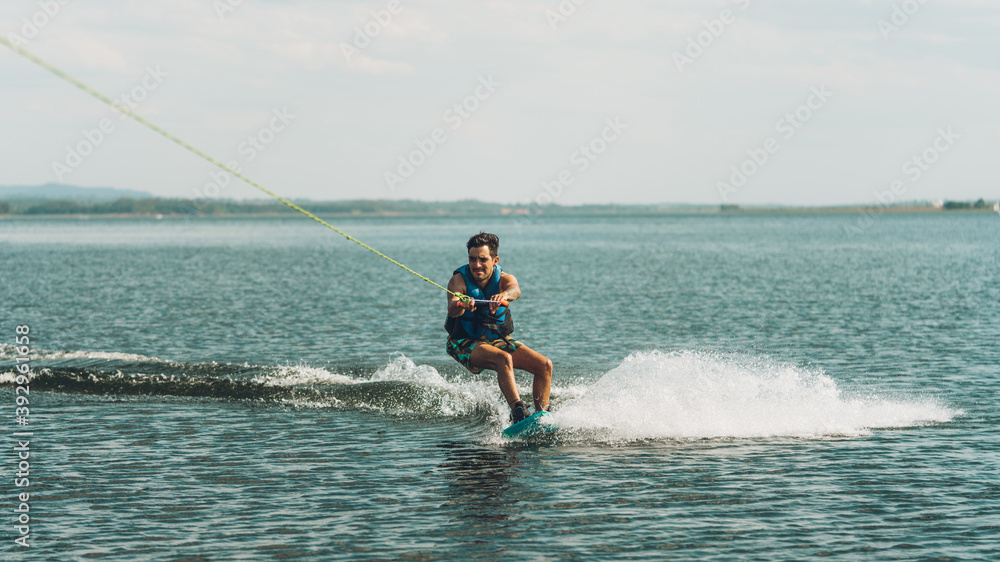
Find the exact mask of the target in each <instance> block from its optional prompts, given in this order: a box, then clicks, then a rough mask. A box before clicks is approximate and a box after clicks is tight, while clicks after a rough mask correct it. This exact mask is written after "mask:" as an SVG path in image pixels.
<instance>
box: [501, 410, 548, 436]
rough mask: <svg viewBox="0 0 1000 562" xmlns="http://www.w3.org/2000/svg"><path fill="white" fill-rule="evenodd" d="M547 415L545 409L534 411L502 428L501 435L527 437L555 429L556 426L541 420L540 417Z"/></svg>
mask: <svg viewBox="0 0 1000 562" xmlns="http://www.w3.org/2000/svg"><path fill="white" fill-rule="evenodd" d="M547 415H549V413H548V412H545V411H542V412H535V413H534V414H532V415H531V416H530V417H527V418H524V419H523V420H521V421H519V422H517V423H515V424H514V425H512V426H510V427H508V428H507V429H505V430H503V436H504V437H506V438H507V439H514V438H516V437H528V436H529V435H537V434H539V433H548V432H550V431H555V430H556V426H554V425H552V424H550V423H545V422H542V421H541V419H542V418H543V417H545V416H547Z"/></svg>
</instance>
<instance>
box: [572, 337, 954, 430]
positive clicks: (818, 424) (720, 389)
mask: <svg viewBox="0 0 1000 562" xmlns="http://www.w3.org/2000/svg"><path fill="white" fill-rule="evenodd" d="M960 413H961V412H958V411H954V410H950V409H948V408H945V407H943V406H941V405H939V404H937V403H935V402H933V401H929V400H899V399H891V398H888V397H879V396H865V397H861V396H846V395H845V394H844V393H843V392H841V391H840V389H838V388H837V385H836V383H835V382H834V381H833V379H831V378H830V377H829V376H827V375H825V374H824V373H822V372H820V371H809V370H805V369H802V368H799V367H794V366H790V365H783V364H779V363H777V362H774V361H771V360H768V359H764V358H743V357H720V356H715V355H710V354H703V353H696V352H675V353H662V352H659V351H652V352H643V353H635V354H633V355H630V356H629V357H628V358H626V359H625V360H624V361H623V362H622V364H621V365H619V366H618V367H616V368H615V369H613V370H611V371H609V372H608V373H607V374H605V375H604V376H603V377H601V379H600V380H598V381H597V382H596V383H595V384H594V385H593V386H591V387H590V388H589V389H588V390H587V392H586V393H585V394H584V395H583V396H581V397H580V398H577V399H574V400H571V401H569V402H567V403H565V404H563V405H562V407H561V408H559V409H558V410H557V411H556V412H555V415H554V416H553V422H554V423H556V424H557V425H559V427H560V428H564V429H570V430H573V429H576V430H584V432H585V433H590V432H597V433H599V434H600V435H602V436H604V437H606V438H610V439H623V440H631V439H663V438H668V439H669V438H673V439H700V438H716V437H734V438H759V437H818V436H835V435H846V436H850V435H863V434H866V433H868V432H869V430H871V429H875V428H891V427H910V426H914V425H919V424H921V423H927V422H942V421H948V420H950V419H952V418H953V417H954V416H955V415H959V414H960Z"/></svg>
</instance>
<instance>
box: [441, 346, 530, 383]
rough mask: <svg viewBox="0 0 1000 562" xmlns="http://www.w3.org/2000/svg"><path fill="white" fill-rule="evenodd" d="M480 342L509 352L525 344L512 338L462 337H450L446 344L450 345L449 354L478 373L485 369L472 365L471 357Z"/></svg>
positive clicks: (475, 373) (474, 373)
mask: <svg viewBox="0 0 1000 562" xmlns="http://www.w3.org/2000/svg"><path fill="white" fill-rule="evenodd" d="M480 343H488V344H490V345H492V346H493V347H496V348H498V349H502V350H503V351H506V352H508V353H510V352H511V351H514V350H516V349H517V348H519V347H521V346H522V345H524V344H523V343H521V342H519V341H517V340H512V339H506V340H504V339H496V340H493V341H489V340H474V339H472V338H462V339H457V340H453V339H450V338H449V339H448V343H447V344H446V345H447V347H448V355H451V356H452V357H454V358H455V361H458V362H459V363H461V364H462V365H464V366H465V368H466V369H468V370H469V371H471V372H472V374H473V375H478V374H479V373H481V372H483V370H482V369H481V368H479V367H470V366H469V359H470V358H471V357H472V350H473V349H475V348H476V344H480Z"/></svg>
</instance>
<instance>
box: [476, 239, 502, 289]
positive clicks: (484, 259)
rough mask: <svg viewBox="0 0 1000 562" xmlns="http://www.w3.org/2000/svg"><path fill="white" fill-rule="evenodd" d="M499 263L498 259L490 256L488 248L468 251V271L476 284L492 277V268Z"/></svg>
mask: <svg viewBox="0 0 1000 562" xmlns="http://www.w3.org/2000/svg"><path fill="white" fill-rule="evenodd" d="M498 261H500V258H499V257H496V258H494V257H492V256H490V247H489V246H480V247H478V248H471V249H469V271H471V272H472V278H473V279H475V280H476V282H477V283H482V282H484V281H486V280H487V279H489V278H490V277H492V276H493V266H495V265H496V264H497V262H498Z"/></svg>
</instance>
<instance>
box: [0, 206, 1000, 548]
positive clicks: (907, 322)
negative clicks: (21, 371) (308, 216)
mask: <svg viewBox="0 0 1000 562" xmlns="http://www.w3.org/2000/svg"><path fill="white" fill-rule="evenodd" d="M852 220H853V219H852V217H848V216H841V215H759V216H667V217H655V218H648V217H646V218H635V217H620V218H580V219H570V218H544V217H538V218H534V219H531V220H527V221H526V220H524V219H521V222H520V223H518V222H517V221H515V220H514V219H510V218H503V219H498V218H489V219H482V220H476V219H449V218H440V219H402V218H386V219H361V218H359V219H341V220H338V221H336V222H337V224H338V226H341V227H343V228H344V229H345V230H347V231H348V232H350V233H351V234H353V235H355V236H357V237H358V238H360V239H362V240H364V241H366V242H368V243H369V244H371V245H373V246H375V247H377V248H379V249H381V250H382V251H384V252H386V253H387V254H389V255H391V256H393V257H395V258H397V259H399V260H400V261H402V262H403V263H406V264H407V265H409V266H411V267H413V268H414V269H417V270H418V271H421V272H423V273H425V274H427V275H429V276H431V277H433V278H435V279H437V280H439V281H441V282H444V281H446V280H447V279H448V277H449V276H450V272H451V270H452V269H454V268H455V267H456V266H458V265H460V264H461V263H463V259H464V254H465V248H464V242H465V240H466V239H467V238H468V236H470V235H471V234H474V233H475V232H478V231H479V230H481V229H482V230H487V231H492V232H496V233H497V234H498V235H500V237H501V240H502V244H501V252H500V253H501V263H502V264H503V265H504V267H505V270H506V271H509V272H511V273H513V274H514V275H516V276H517V277H518V279H519V281H520V283H521V285H522V289H523V298H522V299H521V300H520V301H518V302H517V303H516V305H515V306H514V311H515V312H514V313H515V318H516V320H517V334H518V335H517V337H518V338H519V339H521V340H523V341H525V342H526V343H528V344H529V345H531V346H532V347H534V348H535V349H537V350H539V351H541V352H542V353H545V354H546V355H548V356H549V357H551V358H552V359H553V362H554V364H555V372H554V376H555V382H554V389H553V404H554V407H555V412H554V414H553V415H552V419H553V420H554V422H555V423H556V424H557V425H558V426H559V427H560V429H559V431H557V432H555V433H553V434H549V435H546V436H542V437H539V438H536V439H533V440H529V441H524V442H514V443H511V442H505V441H503V440H502V439H501V438H500V436H499V432H500V430H501V429H502V428H503V426H504V425H505V423H504V418H505V416H506V411H505V410H506V408H505V405H504V404H503V401H502V399H501V397H500V393H499V390H498V389H497V388H496V382H495V379H494V378H493V377H492V376H491V375H489V373H484V374H483V375H481V376H473V375H471V374H469V373H467V372H464V370H463V369H462V368H461V367H460V366H459V365H458V364H457V363H454V362H453V361H452V360H451V359H450V358H449V357H448V356H447V355H446V354H445V351H444V335H445V334H444V330H443V327H442V325H443V320H444V318H443V312H444V298H443V294H442V292H441V291H440V290H439V289H435V288H434V287H432V286H430V285H428V284H426V283H424V282H422V281H420V280H419V279H416V278H414V277H412V276H409V275H408V274H406V273H405V272H403V271H402V270H400V269H399V268H397V267H395V266H393V265H391V264H387V263H386V262H384V261H382V260H380V259H378V258H376V257H374V256H372V255H371V254H369V253H368V252H366V251H364V250H363V249H361V248H359V247H357V246H355V245H353V244H351V243H349V242H347V241H345V240H343V239H342V238H340V237H339V236H336V235H334V234H332V233H330V232H329V231H326V230H325V229H322V228H317V227H316V225H315V224H313V223H311V222H310V221H306V220H302V219H298V218H280V219H272V218H267V219H261V218H241V219H201V220H181V219H166V220H161V221H155V220H147V219H115V220H102V219H90V220H75V219H58V220H55V219H19V220H7V221H2V222H0V256H2V258H3V261H4V264H5V267H4V268H3V269H2V270H0V276H2V277H0V279H2V283H0V291H2V293H0V311H2V313H3V314H2V319H3V321H2V324H0V326H2V330H3V331H4V332H5V335H2V340H0V341H2V342H3V344H2V346H0V382H3V385H4V386H3V388H2V389H0V394H2V395H3V398H0V399H2V400H6V401H7V403H8V404H9V405H10V407H9V408H8V410H9V413H12V412H13V407H14V400H15V397H14V390H13V383H14V378H13V364H14V356H15V355H16V351H15V349H14V347H13V345H12V344H13V337H14V326H15V325H29V326H30V327H31V337H32V339H31V344H32V357H33V366H34V371H35V374H34V376H33V378H32V380H31V390H32V392H31V394H30V399H31V402H30V407H31V417H30V420H31V421H30V429H31V430H33V431H34V435H33V437H32V441H31V448H32V457H31V471H32V479H31V484H30V487H29V489H30V491H31V512H30V513H31V538H30V542H31V545H32V546H31V547H30V548H28V549H23V548H21V547H17V546H15V545H14V544H13V538H14V536H15V534H16V531H15V530H14V528H13V527H14V523H13V521H14V520H13V517H11V518H9V521H10V524H9V525H8V527H7V531H6V532H5V534H4V536H6V537H7V540H6V544H5V545H4V546H3V547H2V550H0V551H2V552H5V553H6V554H7V555H9V556H15V555H16V556H22V557H26V558H37V559H40V560H41V559H59V560H69V559H88V558H99V559H100V558H106V559H114V560H133V559H164V560H171V559H181V558H191V559H198V558H203V559H206V560H217V559H275V558H282V559H285V558H288V559H316V560H325V559H335V558H351V559H384V560H408V559H413V560H438V559H441V560H452V559H465V558H487V559H496V558H508V557H516V558H522V559H556V558H571V559H591V560H606V559H665V558H666V559H692V558H698V559H759V560H771V559H801V558H807V557H813V556H821V555H824V556H832V557H834V558H842V559H872V560H883V559H955V560H974V559H976V560H978V559H995V558H998V557H1000V508H998V507H997V506H998V505H1000V503H998V502H997V498H998V496H1000V446H998V443H1000V431H998V428H1000V407H998V406H997V399H998V397H1000V396H998V392H997V383H998V374H1000V367H998V365H1000V352H998V350H997V342H998V341H1000V320H998V318H1000V316H998V313H1000V258H998V256H1000V236H998V234H1000V220H997V217H996V216H995V215H992V214H946V213H940V214H918V215H890V214H887V215H883V216H880V217H878V218H877V219H876V220H875V222H874V223H873V224H872V225H871V227H870V228H868V229H867V230H866V231H865V232H864V233H862V234H860V235H858V234H857V233H851V232H850V231H849V230H848V229H846V228H845V227H846V226H849V225H853V224H854V223H853V222H852ZM519 382H520V385H521V386H522V392H529V391H528V388H529V386H530V379H529V378H528V377H526V376H521V377H520V378H519ZM7 424H8V427H9V428H10V431H15V430H17V429H24V427H18V426H15V425H14V424H13V419H12V418H8V421H7ZM8 441H9V445H10V448H9V449H8V450H9V451H11V450H12V449H13V447H14V446H15V445H16V443H15V442H14V438H13V437H8ZM3 462H4V464H3V466H4V468H5V473H6V475H7V476H5V477H4V480H5V481H7V482H8V484H7V492H6V493H5V494H3V497H5V498H7V499H6V500H3V501H5V502H6V505H7V507H6V508H4V507H3V506H0V508H3V509H9V510H11V511H8V513H12V512H13V511H12V510H13V509H14V507H16V504H15V503H14V499H13V497H14V494H15V493H17V492H19V491H21V490H20V489H18V488H16V487H15V486H14V485H13V474H12V473H13V472H14V470H16V462H17V459H16V457H15V455H14V453H12V452H9V453H8V454H5V456H4V459H3Z"/></svg>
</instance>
